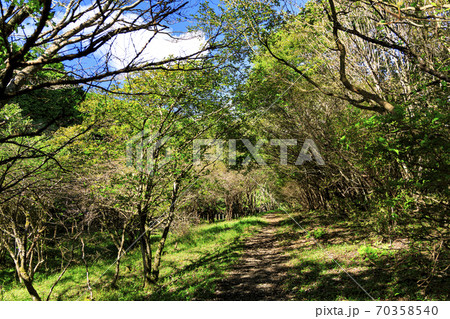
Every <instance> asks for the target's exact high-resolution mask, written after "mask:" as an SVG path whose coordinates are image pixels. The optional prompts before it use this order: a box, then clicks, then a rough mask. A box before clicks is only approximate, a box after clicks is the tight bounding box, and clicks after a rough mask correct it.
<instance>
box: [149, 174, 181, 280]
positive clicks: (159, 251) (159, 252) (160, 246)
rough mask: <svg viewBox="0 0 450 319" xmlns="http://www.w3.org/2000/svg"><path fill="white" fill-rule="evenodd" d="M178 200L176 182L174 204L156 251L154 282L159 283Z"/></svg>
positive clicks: (153, 270)
mask: <svg viewBox="0 0 450 319" xmlns="http://www.w3.org/2000/svg"><path fill="white" fill-rule="evenodd" d="M177 199H178V182H177V181H175V182H174V183H173V191H172V202H171V204H170V208H169V217H168V218H167V224H166V227H164V230H163V233H162V236H161V239H160V240H159V244H158V248H157V249H156V253H155V260H154V262H153V267H152V273H151V275H152V277H151V279H152V281H153V282H157V281H158V278H159V266H160V264H161V256H162V253H163V250H164V246H165V244H166V239H167V236H168V235H169V230H170V226H171V224H172V221H173V214H174V212H175V202H176V201H177Z"/></svg>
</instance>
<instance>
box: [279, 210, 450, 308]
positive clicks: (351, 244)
mask: <svg viewBox="0 0 450 319" xmlns="http://www.w3.org/2000/svg"><path fill="white" fill-rule="evenodd" d="M294 218H295V219H296V220H297V221H299V223H300V224H301V226H302V227H304V230H302V229H301V228H300V227H299V226H298V225H296V224H295V223H294V222H293V221H292V220H291V219H290V218H286V219H285V220H284V221H283V222H282V223H280V225H279V227H278V234H277V236H278V239H279V240H280V241H282V242H283V245H284V247H285V253H286V254H287V255H288V256H289V261H288V262H287V266H288V269H289V276H288V280H287V281H286V282H285V284H284V289H286V290H287V291H289V292H290V294H291V295H292V296H293V298H292V299H295V300H371V298H370V297H369V296H368V295H367V294H366V293H365V292H364V291H363V289H361V288H360V287H358V285H357V284H356V283H355V282H354V281H353V279H354V280H356V281H357V282H358V283H359V284H360V285H361V286H362V287H363V288H364V289H365V290H366V291H367V292H368V294H370V295H371V296H372V297H373V298H374V299H375V300H448V299H449V293H450V281H449V276H435V277H433V278H432V279H430V280H429V281H427V282H424V281H422V280H421V279H423V278H427V277H429V276H428V275H429V273H427V271H429V270H428V269H429V268H427V266H429V265H430V262H431V261H430V259H429V258H428V257H429V256H426V255H424V254H420V253H418V252H417V251H413V250H412V249H410V247H409V246H408V245H407V244H406V243H405V242H404V241H401V240H397V241H394V242H392V243H390V244H386V243H381V242H380V240H379V238H377V237H376V236H371V235H370V233H368V232H366V231H365V230H364V229H361V228H358V227H357V226H355V225H351V224H349V223H348V222H347V221H346V220H343V219H339V218H336V217H333V216H330V214H326V213H319V212H309V213H301V214H300V213H299V214H296V215H294ZM449 257H450V256H449V255H447V256H441V260H447V261H448V260H449ZM341 266H342V268H341ZM344 270H345V271H344ZM350 276H351V277H353V279H352V278H350Z"/></svg>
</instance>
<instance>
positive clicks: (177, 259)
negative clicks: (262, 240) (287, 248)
mask: <svg viewBox="0 0 450 319" xmlns="http://www.w3.org/2000/svg"><path fill="white" fill-rule="evenodd" d="M264 224H265V222H264V220H263V219H262V218H260V217H247V218H242V219H239V220H234V221H229V222H228V221H227V222H218V223H214V224H208V225H200V226H196V227H193V228H192V229H190V230H189V231H188V232H187V233H185V234H184V235H180V236H170V237H169V240H168V242H167V246H166V251H165V253H164V255H163V261H162V264H161V275H160V278H161V280H160V283H159V284H160V285H159V286H156V287H154V288H153V289H152V290H149V291H145V290H143V289H142V279H141V277H140V273H141V270H142V266H141V260H140V254H139V251H138V249H134V250H132V251H130V252H129V253H128V254H127V255H125V256H124V257H123V259H122V266H121V270H122V271H121V278H120V280H119V282H118V286H119V287H118V288H116V289H112V288H107V285H108V283H109V282H110V281H111V278H112V275H113V269H114V267H113V266H111V265H112V263H113V261H114V253H113V252H111V248H108V249H107V248H105V247H103V248H102V249H100V248H98V246H97V245H92V246H91V247H88V248H89V250H88V251H89V254H90V262H89V274H90V280H91V286H92V287H93V296H94V299H95V300H195V299H211V298H212V297H213V295H214V291H215V284H216V282H217V281H218V280H220V279H221V278H223V277H224V276H225V275H226V271H227V270H228V269H229V268H230V266H231V265H232V264H233V263H235V262H236V261H237V260H238V258H239V257H240V255H241V254H242V247H243V241H244V240H245V238H246V237H248V236H251V235H252V234H253V233H254V232H255V231H256V230H257V229H258V228H260V227H262V226H263V225H264ZM155 239H156V238H155ZM88 246H89V244H88ZM105 246H108V247H112V246H110V245H105ZM96 247H97V248H98V249H96ZM13 274H14V272H13V271H10V270H3V271H1V272H0V280H2V282H3V285H2V290H1V295H0V297H1V300H30V298H29V296H28V293H27V292H26V290H25V289H23V288H22V287H21V286H20V285H19V284H18V283H16V282H15V281H13V280H11V276H13ZM58 276H59V272H54V273H51V272H50V271H49V272H47V273H45V272H44V273H40V274H37V275H36V279H35V282H34V285H35V288H36V290H37V291H38V292H39V293H40V294H41V296H42V297H43V298H45V297H46V296H47V294H48V291H49V289H50V287H51V285H52V283H53V282H54V281H55V280H56V279H57V277H58ZM5 282H7V284H6V285H5V284H4V283H5ZM88 296H89V294H88V293H87V290H86V271H85V267H84V265H83V264H82V263H78V264H75V265H73V266H72V267H70V268H69V269H68V270H67V272H66V273H65V274H64V277H63V278H62V279H61V281H60V282H59V283H58V285H57V286H56V287H55V289H54V291H53V293H52V295H51V300H86V298H87V297H88Z"/></svg>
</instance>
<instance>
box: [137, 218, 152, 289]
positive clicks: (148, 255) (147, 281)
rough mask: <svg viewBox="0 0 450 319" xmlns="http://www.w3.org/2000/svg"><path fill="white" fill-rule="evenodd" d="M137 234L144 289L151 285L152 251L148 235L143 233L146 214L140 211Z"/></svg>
mask: <svg viewBox="0 0 450 319" xmlns="http://www.w3.org/2000/svg"><path fill="white" fill-rule="evenodd" d="M139 217H140V218H139V234H140V236H141V240H140V242H141V254H142V269H143V271H142V275H143V280H144V288H145V287H149V286H150V285H151V284H152V281H151V265H152V250H151V246H150V238H149V237H150V234H146V233H145V226H146V223H147V213H146V212H143V211H142V210H141V211H140V212H139Z"/></svg>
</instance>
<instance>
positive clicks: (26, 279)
mask: <svg viewBox="0 0 450 319" xmlns="http://www.w3.org/2000/svg"><path fill="white" fill-rule="evenodd" d="M17 273H18V275H19V280H20V281H21V282H22V284H23V285H24V286H25V288H26V289H27V291H28V293H29V294H30V296H31V298H32V299H33V301H41V297H40V296H39V294H38V292H37V291H36V289H34V287H33V280H32V279H31V278H30V276H29V275H28V274H27V272H26V270H25V268H24V267H18V268H17Z"/></svg>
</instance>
